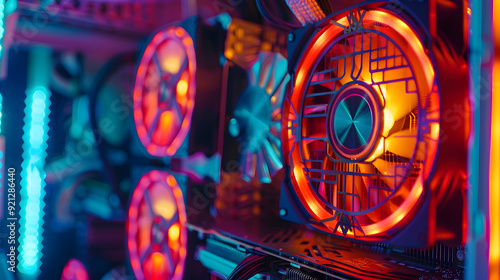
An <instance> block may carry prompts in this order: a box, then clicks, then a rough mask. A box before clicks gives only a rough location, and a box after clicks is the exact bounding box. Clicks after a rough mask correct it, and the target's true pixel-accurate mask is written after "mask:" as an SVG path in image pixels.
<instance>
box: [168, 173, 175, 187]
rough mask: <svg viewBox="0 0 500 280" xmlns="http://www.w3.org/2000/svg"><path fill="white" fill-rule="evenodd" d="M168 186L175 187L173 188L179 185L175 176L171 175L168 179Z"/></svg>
mask: <svg viewBox="0 0 500 280" xmlns="http://www.w3.org/2000/svg"><path fill="white" fill-rule="evenodd" d="M167 184H168V185H169V186H171V187H173V186H175V185H177V181H176V180H175V177H174V176H172V175H169V176H168V177H167Z"/></svg>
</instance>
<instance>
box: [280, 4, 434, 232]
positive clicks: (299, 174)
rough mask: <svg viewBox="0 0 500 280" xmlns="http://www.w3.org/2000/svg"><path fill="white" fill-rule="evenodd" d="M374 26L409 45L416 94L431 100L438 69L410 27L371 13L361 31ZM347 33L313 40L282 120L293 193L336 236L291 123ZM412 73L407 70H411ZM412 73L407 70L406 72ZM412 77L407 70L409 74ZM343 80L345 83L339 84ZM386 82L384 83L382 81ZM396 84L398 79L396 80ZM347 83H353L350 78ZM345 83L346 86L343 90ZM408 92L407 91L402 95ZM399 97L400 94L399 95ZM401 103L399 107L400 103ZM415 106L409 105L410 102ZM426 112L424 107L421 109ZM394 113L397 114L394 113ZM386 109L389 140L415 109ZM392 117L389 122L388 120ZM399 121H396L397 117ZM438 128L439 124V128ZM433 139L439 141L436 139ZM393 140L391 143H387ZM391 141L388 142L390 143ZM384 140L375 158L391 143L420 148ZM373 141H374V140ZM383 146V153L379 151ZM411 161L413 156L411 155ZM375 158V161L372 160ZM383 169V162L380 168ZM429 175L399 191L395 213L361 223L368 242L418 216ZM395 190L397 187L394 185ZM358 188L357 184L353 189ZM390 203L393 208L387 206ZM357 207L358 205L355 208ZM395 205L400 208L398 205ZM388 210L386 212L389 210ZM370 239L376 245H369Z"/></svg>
mask: <svg viewBox="0 0 500 280" xmlns="http://www.w3.org/2000/svg"><path fill="white" fill-rule="evenodd" d="M337 22H338V23H339V24H340V25H344V26H347V25H348V20H347V18H346V17H343V18H341V19H339V20H337ZM374 22H382V23H384V28H386V29H391V32H393V33H396V34H398V35H399V36H400V37H401V38H403V39H401V40H402V41H405V42H404V44H405V46H406V45H407V46H408V48H407V49H405V50H403V52H407V53H406V56H407V57H410V58H409V64H410V65H409V67H410V66H411V67H413V68H415V69H416V68H418V70H417V71H416V72H418V73H416V74H414V75H415V77H416V83H417V85H416V87H417V88H418V91H419V92H422V93H425V94H429V93H430V92H432V90H433V84H434V79H435V77H434V68H433V65H432V63H431V61H430V59H429V57H428V56H427V54H426V51H425V49H424V48H423V45H422V43H421V42H420V40H419V38H418V36H417V35H416V34H415V32H413V30H412V29H411V28H410V27H409V26H408V25H407V24H406V23H404V22H403V21H402V20H401V19H399V18H397V17H396V16H394V15H392V14H390V13H386V12H382V11H367V12H366V14H365V16H364V18H363V25H365V24H366V25H369V24H373V23H374ZM343 33H344V29H343V28H341V27H340V26H338V25H336V24H330V25H327V26H325V27H323V28H322V29H321V30H320V31H319V32H318V33H317V34H316V35H315V37H314V38H313V39H312V40H311V43H310V44H309V46H308V47H307V49H306V50H305V51H304V54H303V58H302V59H301V60H300V62H299V64H298V67H297V71H296V75H295V79H294V87H293V92H292V93H291V94H290V95H289V100H288V101H287V102H285V105H284V113H283V116H284V119H283V127H284V128H287V129H284V132H283V138H284V139H288V141H284V144H283V149H284V151H283V154H284V155H289V157H285V160H286V161H289V162H288V163H289V164H290V165H291V167H292V172H291V179H292V182H293V187H294V189H295V193H296V194H297V195H298V197H299V199H300V201H301V203H302V205H303V206H304V207H305V208H306V210H307V212H308V213H309V214H310V215H311V216H312V220H315V221H323V220H328V221H327V222H323V224H324V226H325V227H322V229H323V230H325V228H327V229H328V230H330V231H333V230H332V229H333V228H335V225H336V223H337V221H336V220H332V213H331V211H330V206H326V204H325V202H324V199H322V198H321V197H319V196H318V194H317V193H316V191H315V190H314V188H313V187H312V186H311V184H310V181H309V179H308V178H307V177H306V173H305V172H304V170H305V168H306V165H305V163H304V162H303V160H302V153H308V152H309V151H308V149H307V145H308V144H309V142H308V140H303V141H302V142H301V143H298V142H296V139H295V138H296V137H298V136H300V135H299V134H301V133H302V131H301V129H302V128H300V127H297V128H292V120H295V119H297V118H299V115H300V112H298V111H297V110H303V109H302V108H303V104H301V102H302V98H303V95H304V94H305V92H306V90H307V88H308V86H309V80H311V79H312V78H311V77H312V72H313V71H315V65H316V63H317V60H318V59H320V58H321V57H322V55H323V54H324V53H325V51H326V50H327V49H328V48H329V47H330V46H331V45H332V42H333V41H334V40H335V39H336V38H338V37H339V36H341V35H342V34H343ZM339 67H342V65H341V64H340V63H339ZM407 68H408V67H407ZM408 69H409V68H408ZM408 71H409V70H408ZM385 72H386V73H385V75H394V76H395V77H396V76H397V75H403V74H401V73H399V74H398V73H394V74H393V73H389V72H390V71H385ZM361 75H364V73H363V72H362V71H361ZM340 79H341V80H342V78H340ZM381 79H382V78H381ZM394 79H395V80H396V78H394ZM347 80H349V78H347ZM363 81H364V82H366V83H367V84H374V83H375V84H377V83H379V82H381V80H380V81H377V80H376V77H374V78H373V80H372V78H367V77H363ZM346 82H347V81H344V83H341V84H345V83H346ZM374 88H377V90H376V92H377V93H378V94H379V95H381V98H383V99H384V100H387V99H390V98H393V97H392V96H390V94H388V92H387V91H386V88H385V85H383V86H380V87H378V86H374ZM394 88H396V89H399V88H398V87H397V86H396V87H394V86H393V88H392V90H391V92H392V91H394ZM404 90H405V89H403V91H404ZM396 91H397V92H398V94H399V91H398V90H396ZM399 98H400V99H405V98H408V97H406V96H405V97H404V98H403V97H401V94H399ZM393 99H394V100H392V101H391V102H392V103H393V104H396V105H398V104H400V103H402V101H401V100H398V99H397V97H395V96H394V98H393ZM398 101H399V103H398ZM410 101H411V102H410ZM410 101H408V102H406V103H403V104H409V103H411V104H413V103H414V107H416V106H418V105H419V104H418V99H416V98H415V102H413V100H410ZM420 105H421V106H422V107H423V104H420ZM393 107H394V108H393ZM393 107H390V106H387V107H386V108H387V110H386V112H383V114H384V116H383V118H384V123H383V126H382V128H381V129H382V132H381V133H384V131H385V134H386V135H387V134H388V132H389V131H390V129H391V127H392V126H393V125H394V122H395V121H396V120H398V119H399V118H401V116H405V115H407V114H409V113H410V112H411V109H413V108H414V107H411V108H409V109H407V108H406V109H405V110H406V111H402V112H399V111H397V109H398V108H399V107H402V106H399V107H398V106H393ZM389 114H390V116H391V117H388V115H389ZM393 116H395V117H393ZM436 124H437V123H436ZM431 133H432V136H431V137H430V138H432V139H433V140H435V139H437V138H438V136H436V135H439V125H433V127H432V132H431ZM434 137H435V138H434ZM389 138H390V137H389ZM389 138H388V139H389ZM383 139H384V138H383V137H382V138H381V141H380V142H378V141H377V142H375V144H374V145H375V148H374V151H373V153H375V154H376V153H377V151H378V152H379V153H380V151H383V150H384V146H383V145H384V143H385V145H388V144H389V143H392V144H393V145H394V144H395V143H398V144H399V143H404V144H405V145H410V144H412V145H413V146H415V145H416V141H414V142H415V143H413V142H411V141H401V140H398V141H396V140H391V139H389V140H388V141H385V142H384V141H382V140H383ZM374 141H375V140H374ZM299 145H302V150H301V149H300V148H299V147H298V146H299ZM379 145H380V147H378V146H379ZM435 149H437V146H431V147H430V149H429V150H430V151H429V153H428V154H427V156H426V157H425V160H426V161H425V162H426V163H430V164H429V165H430V166H432V164H431V163H432V160H433V158H434V155H435V152H434V150H435ZM409 156H410V157H411V155H409ZM374 158H376V156H373V158H372V159H374ZM381 164H383V162H382V163H381ZM427 175H429V174H428V173H426V172H423V173H420V175H419V176H418V178H415V179H416V182H415V183H413V184H412V185H411V184H409V183H407V184H406V185H407V186H406V187H404V188H403V187H401V188H400V189H399V190H396V191H395V194H394V196H393V197H397V199H399V200H401V201H402V202H401V203H398V204H397V208H396V209H395V210H392V212H391V213H388V214H387V213H386V214H384V215H386V216H382V218H380V219H379V220H372V221H371V222H365V223H361V224H360V226H361V228H362V230H363V232H364V235H365V237H367V239H369V240H375V239H376V238H378V237H380V236H382V235H384V234H385V233H387V231H389V230H391V229H393V228H394V227H396V226H398V225H400V224H401V223H403V222H405V221H407V220H408V219H405V217H407V216H408V215H410V213H413V212H414V209H415V208H416V207H417V206H418V204H419V203H420V202H421V196H422V193H423V182H424V181H425V179H426V177H427ZM393 184H394V183H393ZM353 185H354V183H353ZM388 203H389V202H388ZM353 205H354V203H353ZM395 205H396V204H395ZM387 208H388V207H387ZM340 235H342V233H340ZM346 235H347V236H353V235H354V233H353V232H352V231H348V232H347V233H346ZM370 238H372V239H370Z"/></svg>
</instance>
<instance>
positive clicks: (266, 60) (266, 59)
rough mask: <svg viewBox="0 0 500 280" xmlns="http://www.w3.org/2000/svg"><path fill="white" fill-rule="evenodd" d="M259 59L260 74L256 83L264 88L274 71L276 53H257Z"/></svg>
mask: <svg viewBox="0 0 500 280" xmlns="http://www.w3.org/2000/svg"><path fill="white" fill-rule="evenodd" d="M259 60H260V61H261V63H262V65H261V67H260V75H259V82H258V85H259V87H260V88H262V89H266V85H267V84H268V82H269V80H270V79H271V76H272V73H273V71H274V66H275V64H276V63H275V61H276V55H275V54H273V53H270V52H261V53H260V54H259Z"/></svg>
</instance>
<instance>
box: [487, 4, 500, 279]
mask: <svg viewBox="0 0 500 280" xmlns="http://www.w3.org/2000/svg"><path fill="white" fill-rule="evenodd" d="M499 16H500V1H493V17H492V18H493V34H494V35H495V40H494V44H495V45H494V47H495V60H494V64H493V73H492V77H491V80H492V85H491V88H492V92H491V142H490V143H491V147H490V219H489V220H490V257H489V264H490V265H489V278H490V279H500V204H499V202H500V188H499V187H500V173H499V172H498V171H499V170H500V157H499V156H498V155H500V35H499V32H500V20H499V19H498V17H499Z"/></svg>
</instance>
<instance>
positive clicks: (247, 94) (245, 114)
mask: <svg viewBox="0 0 500 280" xmlns="http://www.w3.org/2000/svg"><path fill="white" fill-rule="evenodd" d="M247 73H248V78H247V81H248V86H247V88H246V89H245V90H244V91H243V92H242V93H241V96H240V97H239V99H238V102H237V104H236V107H235V109H234V113H233V119H231V121H230V122H229V133H230V134H231V135H232V136H233V137H237V138H238V140H239V142H240V143H241V153H240V157H239V166H240V169H241V170H242V177H243V179H245V180H246V181H251V180H252V179H253V178H254V176H255V175H257V179H258V181H259V182H261V183H270V182H271V176H274V175H275V174H276V172H277V171H278V170H280V169H281V168H282V167H283V163H282V162H281V141H280V139H279V137H280V136H279V134H280V131H281V107H282V104H283V99H284V97H285V90H286V88H287V85H288V82H289V81H290V76H289V75H288V73H287V61H286V59H285V58H284V57H283V56H282V55H281V54H279V53H272V52H260V53H259V59H258V60H257V61H256V62H255V64H253V66H252V67H251V68H250V69H249V70H248V72H247Z"/></svg>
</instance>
